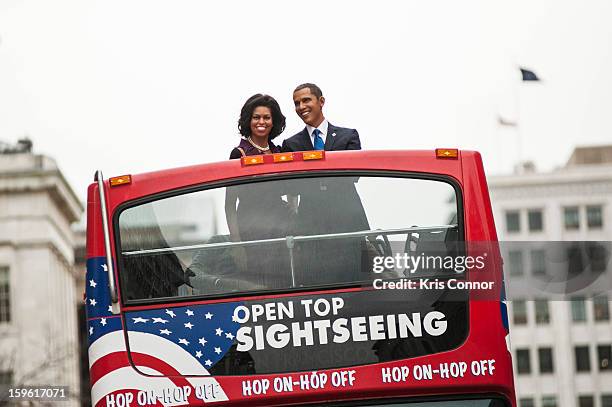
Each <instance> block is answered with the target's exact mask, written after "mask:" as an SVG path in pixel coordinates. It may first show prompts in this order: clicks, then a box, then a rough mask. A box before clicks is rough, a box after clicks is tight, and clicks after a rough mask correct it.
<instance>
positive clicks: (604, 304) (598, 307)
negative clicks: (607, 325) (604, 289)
mask: <svg viewBox="0 0 612 407" xmlns="http://www.w3.org/2000/svg"><path fill="white" fill-rule="evenodd" d="M593 315H594V316H595V321H609V320H610V306H609V302H608V296H607V295H605V294H604V295H598V296H597V297H595V298H593Z"/></svg>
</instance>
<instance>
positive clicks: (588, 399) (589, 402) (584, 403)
mask: <svg viewBox="0 0 612 407" xmlns="http://www.w3.org/2000/svg"><path fill="white" fill-rule="evenodd" d="M578 407H595V398H594V397H593V396H587V395H582V396H578Z"/></svg>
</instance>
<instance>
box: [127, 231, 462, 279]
mask: <svg viewBox="0 0 612 407" xmlns="http://www.w3.org/2000/svg"><path fill="white" fill-rule="evenodd" d="M457 227H458V226H457V225H438V226H412V227H409V228H401V229H377V230H363V231H357V232H343V233H328V234H322V235H307V236H286V237H278V238H272V239H261V240H249V241H244V242H219V243H202V244H195V245H189V246H174V247H163V248H156V249H144V250H133V251H125V252H122V253H121V254H122V255H123V256H126V257H131V256H143V255H155V254H165V253H177V252H184V251H192V250H199V251H203V250H214V249H223V248H236V247H251V246H260V245H264V244H273V243H282V242H284V243H285V245H286V247H287V249H288V251H289V264H290V269H291V284H292V286H293V287H295V260H294V253H293V249H294V247H295V244H296V243H302V242H312V241H321V240H336V239H347V238H359V237H368V236H380V235H383V236H391V235H404V234H408V233H415V232H435V231H444V230H451V229H456V228H457Z"/></svg>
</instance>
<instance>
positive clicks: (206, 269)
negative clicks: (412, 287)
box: [118, 175, 461, 301]
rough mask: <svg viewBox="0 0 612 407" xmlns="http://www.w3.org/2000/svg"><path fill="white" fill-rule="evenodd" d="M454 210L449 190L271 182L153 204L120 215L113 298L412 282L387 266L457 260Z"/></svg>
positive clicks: (400, 180) (431, 183) (322, 180)
mask: <svg viewBox="0 0 612 407" xmlns="http://www.w3.org/2000/svg"><path fill="white" fill-rule="evenodd" d="M458 205H459V199H458V196H457V194H456V191H455V189H454V188H453V187H452V186H451V185H450V184H449V183H446V182H443V181H440V180H433V179H418V178H404V177H391V176H378V175H377V176H374V175H372V176H367V175H366V176H364V175H360V176H357V175H335V176H315V177H312V176H311V177H302V178H289V179H273V178H268V179H264V180H257V181H256V182H253V181H252V180H251V182H248V183H241V184H236V185H231V186H225V187H219V188H213V189H206V190H200V191H196V192H190V193H183V194H181V195H176V196H172V197H165V198H161V199H158V200H155V201H151V202H147V203H144V204H140V205H138V206H132V207H129V208H127V209H125V210H123V211H122V212H121V213H120V215H119V219H118V225H119V242H120V243H119V244H120V252H121V256H120V258H119V260H120V273H121V278H122V295H123V297H124V299H125V300H128V301H129V300H140V299H150V298H162V297H178V296H180V297H185V296H201V295H228V294H235V293H249V292H262V291H263V292H268V291H275V290H290V289H302V288H313V287H339V286H350V285H353V284H362V285H363V284H364V283H365V284H371V282H372V281H373V280H374V279H380V278H382V279H394V278H405V277H410V276H411V270H410V264H407V263H406V262H403V263H402V262H401V261H391V260H389V259H390V258H393V259H395V260H397V259H399V258H402V256H404V255H405V254H410V255H414V254H417V253H418V254H421V253H422V252H423V250H424V247H426V245H427V247H429V248H430V250H431V248H432V247H435V250H437V251H442V252H446V253H448V252H453V251H455V250H457V242H458V241H459V240H460V236H461V233H460V230H461V225H460V224H459V221H458V217H457V213H458ZM442 254H444V253H442ZM429 272H432V273H443V272H444V270H435V269H434V270H429ZM421 276H422V275H421Z"/></svg>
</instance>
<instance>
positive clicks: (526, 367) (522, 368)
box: [516, 349, 531, 374]
mask: <svg viewBox="0 0 612 407" xmlns="http://www.w3.org/2000/svg"><path fill="white" fill-rule="evenodd" d="M516 370H517V372H518V373H519V374H529V373H531V361H530V360H529V349H517V350H516Z"/></svg>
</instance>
